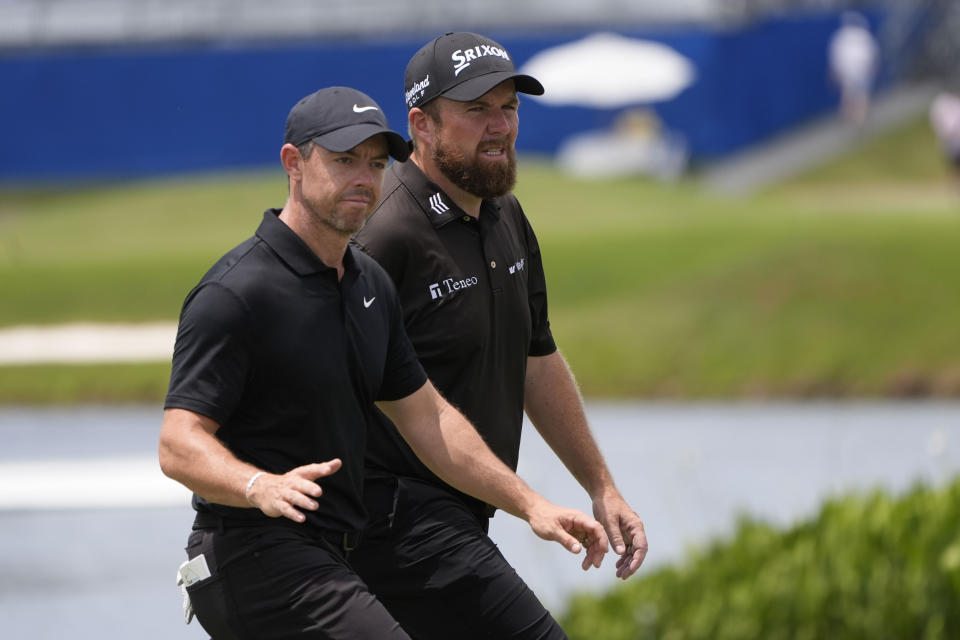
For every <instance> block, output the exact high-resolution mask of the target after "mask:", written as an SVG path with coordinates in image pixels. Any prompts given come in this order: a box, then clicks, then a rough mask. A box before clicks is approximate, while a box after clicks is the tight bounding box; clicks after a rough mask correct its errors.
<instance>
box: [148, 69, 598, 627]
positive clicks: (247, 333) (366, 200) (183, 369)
mask: <svg viewBox="0 0 960 640" xmlns="http://www.w3.org/2000/svg"><path fill="white" fill-rule="evenodd" d="M388 155H390V156H393V157H394V158H396V159H398V160H404V159H406V157H407V155H408V149H407V145H406V143H405V141H404V139H403V138H402V137H401V136H400V135H398V134H396V133H394V132H393V131H391V130H390V129H389V128H388V127H387V122H386V119H385V118H384V116H383V114H382V112H381V111H380V109H379V107H378V105H377V104H376V103H375V102H374V101H373V100H371V99H370V98H369V97H368V96H366V95H365V94H363V93H360V92H359V91H356V90H353V89H349V88H346V87H332V88H329V89H323V90H320V91H318V92H316V93H314V94H312V95H310V96H307V97H306V98H304V99H303V100H301V101H300V102H298V103H297V104H296V105H295V106H294V107H293V109H292V110H291V112H290V115H289V117H288V119H287V128H286V136H285V144H284V145H283V147H282V149H281V151H280V159H281V162H282V163H283V167H284V169H285V170H286V172H287V175H288V178H289V187H290V195H289V198H288V199H287V202H286V204H285V205H284V207H283V209H281V210H277V209H271V210H268V211H267V212H266V213H265V214H264V217H263V222H262V224H261V225H260V227H259V228H258V229H257V232H256V235H255V236H254V237H252V238H250V239H249V240H247V241H245V242H244V243H242V244H241V245H239V246H238V247H236V248H235V249H233V250H231V251H230V252H228V253H227V254H226V255H225V256H224V257H223V258H221V259H220V260H219V261H218V262H217V263H216V264H215V265H214V266H213V267H212V268H211V269H210V271H209V272H208V273H207V274H206V275H205V276H204V277H203V278H202V279H201V281H200V283H199V284H198V285H197V287H196V288H194V289H193V291H191V292H190V294H189V295H188V296H187V299H186V301H185V302H184V306H183V310H182V312H181V316H180V326H179V330H178V333H177V340H176V346H175V349H174V356H173V371H172V374H171V379H170V389H169V392H168V395H167V399H166V403H165V412H164V420H163V426H162V428H161V434H160V450H159V456H160V464H161V468H162V469H163V472H164V473H165V474H167V475H168V476H170V477H171V478H174V479H176V480H178V481H180V482H182V483H183V484H184V485H186V486H187V487H189V488H190V489H191V490H193V491H194V499H193V504H194V508H195V509H196V511H197V515H196V519H195V521H194V526H193V529H194V531H193V532H192V534H191V535H190V537H189V541H188V546H187V553H188V557H189V558H190V560H189V561H188V562H185V563H184V565H183V566H182V567H181V569H180V572H179V577H180V579H181V581H182V583H183V584H184V585H185V589H186V591H187V593H188V594H189V605H188V611H189V607H190V606H192V609H193V611H195V612H196V615H197V617H198V619H199V620H200V622H201V624H202V625H203V627H204V629H205V630H206V631H207V632H208V633H210V634H211V635H212V636H213V638H215V639H217V640H220V639H231V638H249V639H251V640H253V639H255V640H264V639H266V638H298V639H300V638H351V639H354V638H355V639H365V640H366V639H371V638H407V637H408V636H407V634H406V633H405V632H404V631H403V630H402V629H401V628H400V626H399V625H398V624H397V622H396V621H395V620H394V619H393V618H392V617H391V616H390V614H389V613H388V612H387V611H386V610H385V609H384V607H383V606H382V605H381V604H380V603H379V602H378V601H377V600H376V599H375V597H374V596H373V595H372V594H371V593H370V592H369V591H368V590H367V588H366V586H365V585H364V584H363V582H362V581H361V580H360V578H359V577H357V575H356V574H355V573H354V572H353V571H352V570H351V569H350V567H349V565H348V564H347V556H348V554H349V552H350V551H352V550H353V549H354V548H355V546H356V545H357V543H358V532H359V530H360V529H361V528H362V527H363V524H364V520H365V512H364V506H363V502H362V498H361V491H362V486H363V459H364V454H365V448H366V444H367V428H368V423H369V422H370V421H371V419H372V416H373V413H374V411H375V409H374V402H377V403H378V406H379V407H380V408H381V409H382V410H383V411H384V412H386V414H387V415H389V416H390V418H391V419H392V420H393V421H394V423H395V424H396V425H397V428H398V429H399V432H400V433H402V434H403V436H404V437H405V438H408V440H409V442H410V445H411V446H412V447H413V449H414V450H416V451H417V454H418V455H420V456H423V459H424V460H425V461H426V462H427V464H429V465H430V468H431V469H433V470H434V471H436V473H438V474H439V475H441V476H442V477H444V478H446V479H448V480H449V481H450V482H453V483H455V484H457V486H459V487H460V488H461V489H463V490H464V491H467V492H469V493H471V494H474V495H477V496H479V497H481V498H482V499H484V500H489V501H494V502H495V503H496V504H498V505H499V506H500V507H501V508H504V509H505V510H508V511H510V512H511V513H514V514H516V515H518V516H520V517H523V518H525V519H527V520H528V521H529V522H530V525H531V527H532V528H533V529H534V531H536V532H537V534H538V535H540V536H541V537H544V538H546V539H552V540H556V541H558V542H561V543H562V544H564V546H566V547H567V548H568V549H569V550H570V551H572V552H574V553H578V552H579V551H580V550H581V549H583V548H584V547H585V548H586V550H587V554H586V555H587V557H588V558H589V559H590V561H592V562H596V563H599V562H600V558H601V557H602V555H603V553H604V552H605V551H606V537H605V535H604V533H603V528H602V527H601V526H600V524H599V523H597V522H595V521H593V520H591V519H590V518H589V517H588V516H586V515H584V514H582V513H580V512H578V511H575V510H570V509H563V508H560V507H556V506H554V505H552V504H550V503H549V502H547V501H546V500H544V499H543V498H542V497H540V496H538V495H537V494H536V493H534V492H532V491H531V490H530V489H529V488H528V487H527V486H526V485H525V484H523V482H522V481H521V480H520V479H519V478H517V477H516V475H514V474H513V472H512V471H511V470H510V469H509V468H508V467H507V466H506V465H504V464H503V463H502V462H501V461H500V460H498V459H497V457H496V456H495V455H494V454H493V453H492V452H490V450H489V449H487V448H486V447H485V446H484V445H483V442H482V440H481V439H480V437H479V436H478V434H477V433H476V431H475V430H474V429H473V428H472V427H471V426H470V425H469V423H468V422H466V420H465V419H464V418H463V417H462V416H460V415H459V414H457V415H456V416H454V415H453V414H456V410H454V409H453V408H452V407H450V406H449V405H448V404H446V403H445V402H444V401H443V400H442V399H441V398H440V397H439V395H438V394H437V392H436V391H435V389H434V388H433V386H432V385H431V384H430V383H429V382H428V381H427V378H426V375H425V373H424V371H423V368H422V367H421V366H420V364H419V363H418V362H417V359H416V355H415V353H414V351H413V348H412V346H411V345H410V343H409V340H408V339H407V337H406V335H405V334H404V331H403V323H402V317H401V311H400V307H399V304H398V300H397V296H396V291H395V289H394V286H393V284H392V283H391V282H390V279H389V277H388V276H387V275H386V273H384V271H383V270H382V269H381V268H380V267H379V266H378V265H377V264H376V263H375V262H374V261H373V260H372V259H371V258H370V257H368V256H366V255H364V254H363V253H361V252H359V251H357V250H355V249H353V248H349V247H348V242H349V238H350V235H351V234H353V233H355V232H356V231H358V230H359V229H360V228H361V227H362V226H363V224H364V222H365V220H366V218H367V216H368V215H369V213H370V211H371V210H372V208H373V207H374V206H375V204H376V202H377V199H378V196H379V194H380V189H381V183H382V178H383V173H384V170H385V169H386V167H387V163H388ZM441 415H442V416H443V421H442V425H441V422H440V416H441ZM319 479H322V489H321V486H320V484H318V483H317V480H319ZM188 620H189V618H188Z"/></svg>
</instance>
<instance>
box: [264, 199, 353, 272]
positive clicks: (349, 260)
mask: <svg viewBox="0 0 960 640" xmlns="http://www.w3.org/2000/svg"><path fill="white" fill-rule="evenodd" d="M280 211H281V210H280V209H267V210H266V211H264V212H263V221H262V222H261V223H260V226H259V227H258V228H257V233H256V235H257V237H258V238H260V239H261V240H263V241H264V242H266V243H267V245H268V246H269V247H270V248H271V249H273V251H274V253H276V254H277V255H278V256H279V257H280V259H281V260H283V262H284V263H286V264H287V266H289V267H290V268H291V269H293V270H294V271H295V272H296V274H297V275H299V276H301V277H303V276H309V275H313V274H316V273H326V272H329V271H332V272H334V274H336V269H335V268H333V267H329V266H327V265H326V264H324V262H323V261H322V260H321V259H320V258H318V257H317V254H315V253H314V252H313V250H312V249H311V248H310V247H309V246H308V245H307V243H306V242H304V241H303V239H302V238H301V237H300V236H298V235H297V233H296V232H295V231H294V230H293V229H291V228H290V227H288V226H287V225H286V224H285V223H284V222H283V221H282V220H281V219H280V217H279V216H280ZM343 268H344V271H345V272H347V271H355V270H356V269H357V262H356V259H355V258H354V256H353V252H352V249H351V248H350V247H349V246H348V247H347V252H346V254H344V256H343Z"/></svg>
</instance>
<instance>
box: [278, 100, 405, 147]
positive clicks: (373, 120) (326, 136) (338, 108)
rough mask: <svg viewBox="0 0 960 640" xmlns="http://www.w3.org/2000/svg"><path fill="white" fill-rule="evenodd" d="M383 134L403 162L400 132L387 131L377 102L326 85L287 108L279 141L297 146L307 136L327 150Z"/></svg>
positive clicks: (307, 138) (403, 141) (384, 117)
mask: <svg viewBox="0 0 960 640" xmlns="http://www.w3.org/2000/svg"><path fill="white" fill-rule="evenodd" d="M380 133H382V134H384V135H385V136H386V138H387V147H388V148H389V151H390V155H391V156H393V157H394V158H396V159H397V160H399V161H401V162H403V161H404V160H406V159H407V157H408V156H409V155H410V149H409V147H408V146H407V143H406V140H404V138H403V136H401V135H400V134H399V133H396V132H395V131H391V130H390V127H389V126H388V125H387V117H386V116H385V115H383V111H381V110H380V105H378V104H377V103H376V102H374V101H373V99H372V98H371V97H370V96H368V95H367V94H365V93H363V92H362V91H357V90H356V89H351V88H350V87H327V88H326V89H320V90H319V91H317V92H316V93H311V94H310V95H309V96H307V97H305V98H303V99H301V100H300V102H298V103H297V104H295V105H294V106H293V108H292V109H290V115H288V116H287V127H286V131H285V133H284V136H283V141H284V142H285V143H286V142H289V143H290V144H292V145H294V146H300V145H301V144H303V143H304V142H307V141H308V140H313V141H314V142H315V143H317V144H318V145H320V146H321V147H323V148H324V149H327V150H328V151H335V152H341V151H349V150H350V149H353V148H354V147H355V146H357V145H358V144H360V143H361V142H363V141H364V140H367V139H368V138H372V137H373V136H375V135H377V134H380Z"/></svg>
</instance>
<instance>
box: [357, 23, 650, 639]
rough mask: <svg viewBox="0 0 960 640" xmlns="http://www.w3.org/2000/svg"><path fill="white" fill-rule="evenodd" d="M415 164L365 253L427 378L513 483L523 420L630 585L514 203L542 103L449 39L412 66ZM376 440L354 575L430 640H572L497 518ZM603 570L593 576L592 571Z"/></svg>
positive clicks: (389, 191)
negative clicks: (518, 561)
mask: <svg viewBox="0 0 960 640" xmlns="http://www.w3.org/2000/svg"><path fill="white" fill-rule="evenodd" d="M404 88H405V94H406V95H405V98H406V102H407V108H408V120H409V122H408V124H409V130H410V134H411V137H412V139H413V140H412V145H413V155H412V156H411V160H410V161H408V162H404V163H395V164H394V165H393V166H392V167H391V168H390V169H389V170H388V171H387V178H386V180H385V184H384V192H383V193H384V196H383V200H382V202H381V203H380V205H379V206H378V208H377V209H376V211H375V212H374V213H373V214H372V215H371V218H370V219H369V221H368V223H367V225H366V226H365V228H364V229H363V230H361V231H360V232H359V233H358V234H357V235H356V236H355V238H354V241H355V242H356V244H357V245H359V246H360V247H362V248H363V249H364V250H365V251H367V252H368V253H369V254H370V255H372V256H373V257H374V258H375V259H376V260H377V261H378V262H380V264H381V265H382V266H383V267H384V268H385V269H386V271H387V272H388V273H389V274H390V276H391V278H393V280H394V282H395V283H396V285H397V290H398V293H399V295H400V301H401V305H402V307H403V313H404V323H405V325H406V328H407V333H408V335H409V336H410V338H411V341H412V343H413V345H414V348H415V349H416V351H417V355H418V357H419V359H420V362H421V363H422V364H423V365H424V368H425V369H426V371H427V374H428V375H429V377H430V379H431V380H432V381H433V382H434V384H436V385H437V387H438V389H439V390H440V392H441V393H442V394H443V395H444V397H446V398H447V399H448V400H449V401H450V402H451V404H453V405H454V406H456V407H457V408H458V409H460V410H461V411H463V412H464V414H465V415H466V416H467V417H468V419H469V420H470V421H471V422H472V423H473V424H474V425H475V426H476V427H477V430H478V431H479V432H480V433H481V435H482V436H483V438H484V440H485V441H486V442H487V444H489V445H490V448H491V449H492V450H493V451H494V452H495V453H496V454H497V455H498V456H499V457H500V458H501V459H502V460H503V461H504V462H506V463H507V464H508V465H509V466H510V467H511V468H513V469H516V466H517V458H518V455H519V447H520V432H521V426H522V422H523V413H524V410H526V412H527V415H528V416H529V417H530V419H531V421H532V422H533V424H534V425H535V427H536V428H537V429H538V430H539V431H540V433H541V434H542V435H543V437H544V439H545V440H546V442H547V443H548V444H549V445H550V446H551V447H552V448H553V450H554V451H555V452H556V453H557V455H558V456H559V457H560V459H561V460H562V461H563V462H564V464H565V465H566V466H567V468H568V469H569V470H570V471H571V473H572V474H573V475H574V476H575V477H576V479H577V480H578V481H579V483H580V484H581V485H582V486H583V487H584V488H585V489H586V490H587V492H588V494H589V495H590V498H591V499H592V502H593V512H594V515H595V516H596V518H597V519H598V520H599V521H600V522H601V523H602V524H603V526H604V527H605V529H606V532H607V536H608V538H609V540H610V543H611V545H612V546H613V548H614V549H615V551H616V553H617V554H619V555H620V558H619V559H618V562H617V565H616V568H615V571H616V574H617V576H619V577H620V578H624V579H625V578H627V577H628V576H630V575H632V574H633V573H634V572H635V571H636V570H637V568H638V567H639V566H640V564H641V563H642V562H643V559H644V557H645V555H646V552H647V540H646V535H645V533H644V528H643V523H642V522H641V520H640V518H639V517H638V516H637V514H636V513H635V512H634V511H633V510H632V509H631V508H630V507H629V506H628V505H627V503H626V501H625V500H624V499H623V497H622V496H621V494H620V492H619V491H618V490H617V488H616V486H615V485H614V482H613V479H612V477H611V474H610V472H609V470H608V469H607V466H606V463H605V462H604V459H603V456H602V455H601V453H600V451H599V449H598V447H597V445H596V443H595V441H594V438H593V436H592V434H591V432H590V428H589V426H588V424H587V419H586V415H585V412H584V408H583V403H582V400H581V398H580V395H579V391H578V389H577V386H576V383H575V381H574V378H573V376H572V374H571V372H570V370H569V368H568V367H567V364H566V362H565V361H564V359H563V357H562V356H561V355H560V353H559V351H557V346H556V344H555V343H554V340H553V336H552V334H551V331H550V323H549V318H548V315H547V292H546V282H545V278H544V273H543V265H542V263H541V258H540V249H539V246H538V244H537V239H536V236H535V235H534V232H533V229H532V228H531V227H530V224H529V222H528V221H527V218H526V216H525V215H524V213H523V210H522V209H521V207H520V204H519V203H518V202H517V199H516V198H515V197H514V196H513V195H512V193H511V190H512V189H513V186H514V182H515V178H516V154H515V151H514V143H515V141H516V137H517V132H518V118H517V108H518V98H517V92H521V93H528V94H534V95H540V94H542V93H543V86H542V85H541V84H540V82H538V81H537V80H536V79H534V78H532V77H530V76H527V75H522V74H519V73H517V72H516V70H515V68H514V64H513V61H512V59H511V57H510V55H509V53H508V52H507V51H506V49H504V48H503V47H502V46H501V45H500V44H498V43H496V42H494V41H493V40H490V39H489V38H486V37H483V36H481V35H477V34H474V33H450V34H446V35H444V36H440V37H438V38H436V39H434V40H433V41H431V42H429V43H427V44H426V45H425V46H424V47H423V48H421V49H420V50H419V51H418V52H417V53H416V54H415V55H414V56H413V58H412V59H411V60H410V62H409V64H408V65H407V68H406V73H405V87H404ZM377 429H378V430H379V432H380V435H378V436H375V437H374V436H372V437H371V446H370V448H369V449H368V454H367V479H366V485H365V500H366V505H367V510H368V511H369V513H370V525H369V526H368V528H367V529H366V530H365V531H364V542H363V545H361V547H360V549H358V551H357V553H356V554H354V555H353V556H352V558H351V562H352V564H353V566H354V568H355V569H356V570H357V572H358V573H359V574H360V575H361V576H362V577H363V579H364V581H366V582H367V584H368V585H369V586H370V588H371V590H372V591H373V592H374V593H375V594H377V597H378V598H379V599H380V600H381V601H382V602H383V603H384V604H385V605H386V606H387V608H388V609H389V610H390V612H391V613H392V614H393V615H394V616H395V617H396V618H397V619H398V620H399V621H400V623H401V624H402V625H403V626H404V628H406V629H408V630H409V632H410V633H411V635H413V636H414V637H416V638H418V639H420V640H427V639H441V638H442V639H449V638H458V639H470V638H498V639H501V640H504V639H507V638H531V639H532V638H538V639H555V638H565V637H566V635H565V634H564V632H563V630H562V629H561V628H560V627H559V625H558V624H557V623H556V621H555V620H554V618H553V617H552V616H551V615H550V613H549V612H548V611H547V610H546V609H545V608H544V606H543V605H542V604H541V602H540V601H539V599H538V598H537V597H536V596H535V595H534V594H533V592H532V591H531V590H530V589H529V588H528V587H527V585H526V584H525V583H524V581H523V580H522V579H521V578H520V577H519V576H518V575H517V574H516V572H515V571H514V569H513V568H512V567H511V566H510V565H509V563H508V562H507V561H506V560H505V559H504V557H503V556H502V555H501V553H500V551H499V550H498V549H497V546H496V545H495V544H494V543H493V541H492V540H491V539H490V538H489V537H488V535H487V532H488V528H489V518H490V517H491V516H492V515H493V513H494V509H493V508H492V507H491V506H490V505H488V504H485V503H484V502H483V501H480V500H476V499H473V498H471V497H469V496H467V495H464V494H463V493H461V492H459V491H457V490H456V489H455V488H453V487H451V486H449V485H448V484H447V483H445V482H444V481H443V480H442V479H440V478H438V477H437V476H436V475H434V474H433V473H432V472H431V471H430V470H429V469H428V468H427V467H425V466H424V465H423V464H422V463H421V462H419V461H418V460H417V459H416V456H415V455H414V454H413V452H412V451H411V449H410V447H409V446H407V444H406V443H405V442H403V440H402V439H401V438H400V437H398V434H397V433H396V430H395V429H394V428H393V426H392V425H391V424H390V423H389V421H387V420H386V419H382V420H381V421H380V422H379V424H378V427H377ZM588 567H589V564H588V563H584V564H583V568H584V570H586V569H587V568H588Z"/></svg>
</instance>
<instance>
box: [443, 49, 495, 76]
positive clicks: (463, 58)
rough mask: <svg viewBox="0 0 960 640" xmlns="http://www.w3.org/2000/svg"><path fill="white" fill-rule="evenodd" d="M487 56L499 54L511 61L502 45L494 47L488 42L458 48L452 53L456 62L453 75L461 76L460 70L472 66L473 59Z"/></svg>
mask: <svg viewBox="0 0 960 640" xmlns="http://www.w3.org/2000/svg"><path fill="white" fill-rule="evenodd" d="M485 56H499V57H501V58H503V59H504V60H507V61H509V60H510V56H508V55H507V52H506V51H504V50H503V49H501V48H500V47H492V46H490V45H488V44H479V45H477V46H475V47H472V48H470V49H457V50H456V51H454V52H453V54H451V55H450V59H451V60H453V61H454V62H455V63H456V64H455V65H453V75H455V76H459V75H460V72H461V71H463V70H464V69H466V68H467V67H469V66H470V61H471V60H476V59H478V58H483V57H485Z"/></svg>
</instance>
